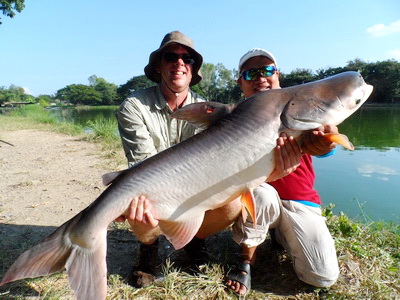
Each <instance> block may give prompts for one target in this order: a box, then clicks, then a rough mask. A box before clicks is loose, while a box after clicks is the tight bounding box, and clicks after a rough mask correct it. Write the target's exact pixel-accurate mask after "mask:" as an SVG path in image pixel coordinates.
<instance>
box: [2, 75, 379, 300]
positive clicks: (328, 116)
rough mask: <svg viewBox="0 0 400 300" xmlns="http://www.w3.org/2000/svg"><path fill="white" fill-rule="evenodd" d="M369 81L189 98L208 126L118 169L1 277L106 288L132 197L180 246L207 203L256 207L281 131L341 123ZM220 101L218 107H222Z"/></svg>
mask: <svg viewBox="0 0 400 300" xmlns="http://www.w3.org/2000/svg"><path fill="white" fill-rule="evenodd" d="M371 91H372V86H370V85H367V84H365V82H364V80H363V79H362V77H361V75H360V74H358V73H356V72H345V73H342V74H339V75H336V76H332V77H330V78H327V79H324V80H320V81H316V82H312V83H308V84H303V85H299V86H295V87H290V88H283V89H277V90H270V91H266V92H261V93H258V94H256V95H255V96H253V97H251V98H249V99H246V100H244V101H242V102H240V103H239V104H238V105H236V106H234V107H233V106H221V105H220V104H217V103H200V104H197V105H193V106H191V105H188V106H186V107H184V109H182V111H181V112H179V111H178V113H177V114H176V117H177V118H181V119H186V120H188V121H193V122H194V123H198V124H200V125H209V127H208V128H207V129H205V130H204V131H202V132H200V133H199V134H197V135H195V136H193V137H191V138H189V139H187V140H185V141H183V142H181V143H179V144H177V145H175V146H173V147H171V148H169V149H166V150H165V151H163V152H160V153H158V154H156V155H154V156H152V157H150V158H148V159H146V160H144V161H142V162H141V163H139V164H137V165H135V166H133V167H132V168H130V169H128V170H125V171H123V172H121V173H120V174H119V175H118V177H117V178H116V179H114V180H113V182H112V183H111V184H110V185H109V186H108V188H107V189H106V190H105V191H104V192H103V193H102V194H101V195H100V196H99V197H98V198H97V199H96V200H95V201H94V202H93V203H92V204H91V205H89V206H88V207H87V208H86V209H84V210H83V211H81V212H80V213H79V214H77V215H76V216H75V217H73V218H72V219H70V220H69V221H67V222H66V223H64V224H63V225H61V226H60V227H59V228H58V229H57V230H56V231H55V232H53V233H52V234H51V235H50V236H48V237H47V238H45V239H44V240H43V241H42V242H40V243H39V244H37V245H36V246H34V247H32V248H31V249H29V250H27V251H26V252H24V253H23V254H21V256H20V257H19V258H18V259H17V260H16V261H15V262H14V264H13V265H12V266H11V267H10V268H9V270H8V271H7V273H6V274H5V275H4V277H3V279H2V282H1V283H0V285H4V284H6V283H8V282H12V281H15V280H18V279H23V278H34V277H39V276H45V275H48V274H52V273H55V272H60V271H62V270H64V269H66V271H67V273H68V279H69V284H70V287H71V288H72V289H73V290H74V292H75V295H76V297H77V298H78V299H96V300H97V299H105V297H106V295H107V266H106V248H107V241H106V234H107V227H108V225H109V224H110V223H111V222H112V221H113V220H115V219H116V218H117V217H118V216H120V215H121V214H123V213H124V212H125V210H126V209H127V208H128V206H129V205H130V202H131V200H132V199H133V198H134V197H135V196H139V195H144V196H146V197H147V198H148V199H151V204H152V213H153V215H154V216H155V217H156V218H157V219H158V220H159V226H160V229H161V230H162V232H163V234H164V235H165V236H166V237H167V238H168V239H169V241H170V242H171V243H172V244H173V246H174V247H175V248H176V249H179V248H182V247H183V246H185V245H186V244H187V243H188V242H189V241H190V240H191V239H192V238H193V236H194V235H195V234H196V233H197V231H198V229H199V228H200V225H201V223H202V221H203V218H204V213H205V211H207V210H210V209H215V208H218V207H221V206H223V205H225V204H227V203H229V202H230V201H232V200H234V199H235V198H237V197H239V196H241V195H250V197H244V198H246V199H250V200H247V202H246V203H245V205H246V207H247V209H248V211H249V213H250V215H252V216H253V217H254V212H255V205H254V200H253V198H252V197H251V195H252V194H251V193H252V189H253V188H255V187H257V186H258V185H260V184H261V183H262V182H264V181H265V180H266V178H267V177H268V175H269V174H270V173H271V172H272V171H273V169H274V157H273V149H274V147H275V145H276V139H277V138H278V137H279V134H280V133H281V132H283V131H285V132H287V133H288V134H290V135H293V136H295V137H296V138H297V139H299V140H300V139H301V135H302V133H304V132H305V131H308V130H312V129H314V128H316V127H318V126H320V125H326V124H333V125H337V124H339V123H341V122H342V121H343V120H344V119H346V118H347V117H348V116H349V115H351V114H352V113H353V112H354V111H356V110H357V109H358V108H359V107H360V106H361V105H362V104H363V103H364V102H365V100H366V99H367V98H368V96H369V95H370V93H371ZM221 107H222V111H223V112H222V113H221Z"/></svg>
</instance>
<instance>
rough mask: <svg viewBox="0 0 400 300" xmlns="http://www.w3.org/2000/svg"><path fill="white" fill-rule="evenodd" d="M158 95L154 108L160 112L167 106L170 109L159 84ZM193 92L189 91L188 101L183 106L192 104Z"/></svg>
mask: <svg viewBox="0 0 400 300" xmlns="http://www.w3.org/2000/svg"><path fill="white" fill-rule="evenodd" d="M156 93H157V97H156V98H157V99H156V101H155V103H154V106H155V107H156V109H158V110H163V109H164V108H165V107H166V106H167V107H168V109H170V108H169V106H168V105H167V101H166V100H165V98H164V95H163V93H162V92H161V86H160V85H159V84H158V85H157V87H156ZM191 100H192V91H191V90H190V89H189V91H188V94H187V96H186V99H185V101H184V103H183V106H185V105H187V104H188V103H191V102H192V101H191Z"/></svg>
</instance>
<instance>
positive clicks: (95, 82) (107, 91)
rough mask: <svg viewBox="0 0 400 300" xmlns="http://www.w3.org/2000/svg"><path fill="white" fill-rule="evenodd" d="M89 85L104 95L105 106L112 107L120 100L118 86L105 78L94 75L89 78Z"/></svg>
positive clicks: (103, 102)
mask: <svg viewBox="0 0 400 300" xmlns="http://www.w3.org/2000/svg"><path fill="white" fill-rule="evenodd" d="M88 80H89V85H90V86H91V87H93V88H94V89H95V90H96V91H98V92H99V93H100V94H101V95H102V100H101V102H102V104H103V105H112V104H115V102H116V101H117V99H118V95H117V86H116V85H115V84H114V83H110V82H107V81H106V80H105V79H104V78H101V77H97V76H96V75H92V76H90V77H89V78H88Z"/></svg>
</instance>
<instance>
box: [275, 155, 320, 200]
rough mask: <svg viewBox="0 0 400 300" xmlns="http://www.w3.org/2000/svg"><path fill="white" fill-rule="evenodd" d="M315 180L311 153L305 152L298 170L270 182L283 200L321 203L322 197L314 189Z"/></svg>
mask: <svg viewBox="0 0 400 300" xmlns="http://www.w3.org/2000/svg"><path fill="white" fill-rule="evenodd" d="M314 181H315V173H314V167H313V165H312V158H311V155H308V154H304V155H302V157H301V162H300V166H299V167H298V168H297V169H296V171H294V172H292V173H290V174H289V175H287V176H285V177H283V178H281V179H278V180H276V181H273V182H269V184H270V185H272V186H273V187H274V188H275V189H276V190H277V192H278V194H279V197H280V198H281V199H282V200H303V201H310V202H313V203H315V204H319V205H321V198H320V197H319V195H318V192H317V191H316V190H315V189H314Z"/></svg>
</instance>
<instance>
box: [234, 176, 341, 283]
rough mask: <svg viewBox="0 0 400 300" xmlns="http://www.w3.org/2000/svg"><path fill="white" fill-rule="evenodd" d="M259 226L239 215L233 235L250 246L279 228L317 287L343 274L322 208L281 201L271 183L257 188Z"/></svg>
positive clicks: (301, 273) (303, 275)
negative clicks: (269, 231)
mask: <svg viewBox="0 0 400 300" xmlns="http://www.w3.org/2000/svg"><path fill="white" fill-rule="evenodd" d="M254 197H255V201H256V206H257V228H256V229H254V225H253V222H252V220H251V218H250V216H248V217H247V219H246V221H245V222H243V220H242V217H239V219H238V220H237V222H235V224H234V226H233V238H234V240H235V241H236V242H237V243H238V244H244V245H246V246H247V247H255V246H258V245H260V244H261V243H262V242H264V240H265V239H266V237H267V234H268V230H269V229H270V228H275V232H276V238H277V241H278V242H279V243H280V244H281V245H282V246H283V247H284V248H285V249H286V250H287V252H288V253H289V254H290V256H291V257H292V260H293V267H294V270H295V272H296V274H297V276H298V277H299V279H300V280H302V281H304V282H306V283H308V284H310V285H313V286H317V287H328V286H331V285H333V284H334V283H335V282H336V280H337V278H338V276H339V266H338V260H337V256H336V250H335V244H334V240H333V238H332V236H331V234H330V232H329V230H328V228H327V226H326V222H325V218H324V217H323V216H321V209H320V208H319V207H312V206H307V205H304V204H302V203H298V202H296V201H288V200H281V199H280V198H279V196H278V193H277V192H276V190H275V189H274V188H273V187H272V186H271V185H269V184H266V183H264V184H262V185H261V186H260V187H258V188H256V189H255V190H254Z"/></svg>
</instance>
